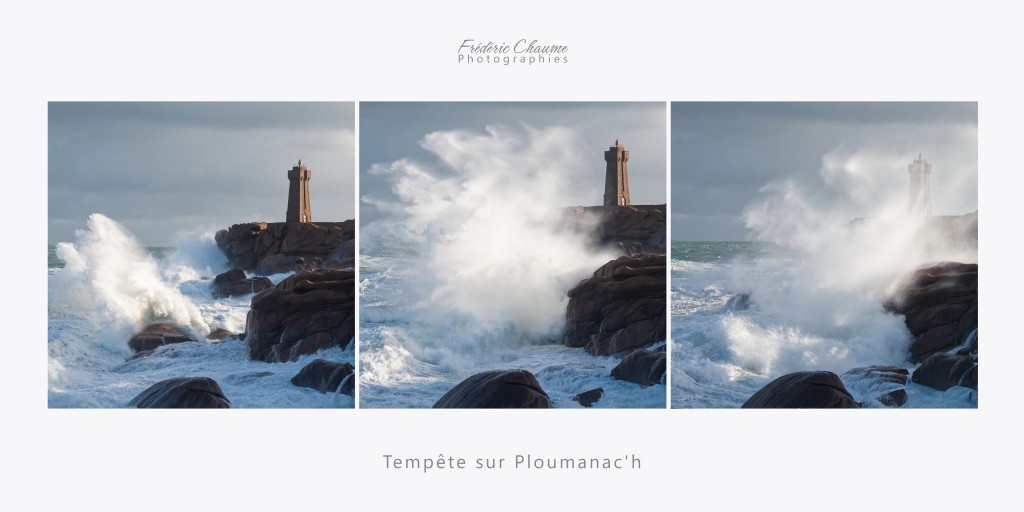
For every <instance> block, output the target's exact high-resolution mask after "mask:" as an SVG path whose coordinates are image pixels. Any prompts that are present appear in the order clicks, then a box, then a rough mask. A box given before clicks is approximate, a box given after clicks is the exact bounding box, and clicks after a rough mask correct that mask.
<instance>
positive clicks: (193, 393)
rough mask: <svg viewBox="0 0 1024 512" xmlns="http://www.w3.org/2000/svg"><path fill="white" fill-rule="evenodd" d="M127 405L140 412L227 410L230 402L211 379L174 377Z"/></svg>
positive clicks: (157, 384) (154, 385)
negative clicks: (158, 410)
mask: <svg viewBox="0 0 1024 512" xmlns="http://www.w3.org/2000/svg"><path fill="white" fill-rule="evenodd" d="M128 405H129V406H130V407H138V408H139V409H228V408H230V407H231V402H230V401H229V400H228V399H227V397H225V396H224V392H223V391H221V389H220V386H219V385H218V384H217V381H215V380H213V379H211V378H208V377H176V378H173V379H167V380H162V381H160V382H157V383H156V384H153V385H152V386H150V387H149V388H148V389H146V390H145V391H143V392H142V393H139V395H138V396H136V397H135V398H133V399H132V400H131V401H130V402H128Z"/></svg>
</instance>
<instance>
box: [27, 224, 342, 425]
mask: <svg viewBox="0 0 1024 512" xmlns="http://www.w3.org/2000/svg"><path fill="white" fill-rule="evenodd" d="M48 252H49V257H48V260H49V261H48V277H47V281H48V291H49V295H48V312H47V324H48V340H47V346H48V398H49V406H50V407H104V408H112V407H125V406H126V405H127V403H128V401H130V400H131V399H132V398H134V397H135V396H136V395H138V394H139V393H140V392H142V391H143V390H145V389H146V388H148V387H149V386H151V385H153V384H155V383H157V382H159V381H161V380H164V379H169V378H172V377H198V376H202V377H210V378H212V379H214V380H215V381H217V383H218V384H219V385H220V387H221V389H222V390H223V391H224V394H225V396H227V398H228V399H229V400H230V401H231V405H232V407H256V408H283V407H304V408H315V407H353V405H354V401H353V399H352V397H350V396H348V395H342V394H323V393H319V392H317V391H315V390H312V389H309V388H300V387H297V386H295V385H293V384H292V383H291V378H292V377H293V376H294V375H295V374H296V373H298V371H299V370H300V369H301V368H302V367H303V366H305V365H306V364H308V363H309V362H310V361H312V360H314V359H318V358H322V359H328V360H332V361H338V362H349V363H353V362H354V360H355V357H354V353H353V350H352V348H351V347H352V345H350V346H349V348H348V349H347V350H341V349H330V350H325V351H320V352H318V353H316V354H312V355H308V356H303V357H302V358H300V359H299V360H298V361H296V362H289V363H264V362H260V361H252V360H250V359H249V358H248V351H247V349H246V346H245V341H244V340H237V339H227V340H223V341H219V342H215V341H206V334H207V333H209V332H210V331H211V330H212V329H215V328H218V327H222V328H225V329H228V330H229V331H231V332H234V333H242V332H244V331H245V318H246V314H247V313H248V310H249V303H250V300H251V296H248V297H238V298H229V299H214V298H213V295H212V288H211V287H212V278H213V276H216V275H217V274H218V273H220V272H223V271H225V270H227V266H226V261H225V260H224V258H223V256H222V255H221V254H220V252H219V251H218V250H217V248H216V245H215V244H214V242H213V238H212V234H207V235H203V236H199V237H189V238H184V239H182V240H180V241H179V242H178V243H177V244H176V246H175V247H157V248H144V247H141V246H140V245H139V243H138V242H137V241H136V240H135V238H134V237H133V236H132V234H131V233H129V232H128V231H127V230H126V229H125V228H124V227H123V226H121V225H120V224H118V223H117V222H116V221H114V220H112V219H110V218H108V217H105V216H103V215H100V214H93V215H92V216H90V217H89V219H88V222H87V228H86V229H83V230H80V231H79V232H78V234H77V239H76V241H75V242H73V243H61V244H56V245H51V246H49V251H48ZM288 275H290V274H278V275H274V276H269V277H270V279H271V281H273V282H274V283H278V282H280V281H281V280H282V279H284V278H286V277H287V276H288ZM155 322H167V323H171V324H173V325H175V326H177V327H179V329H180V330H182V331H183V332H185V333H187V334H190V335H191V336H192V337H194V338H196V339H197V340H200V341H197V342H191V343H181V344H175V345H165V346H163V347H160V348H158V349H157V350H156V351H155V352H154V353H153V354H152V355H150V356H147V357H142V358H138V359H131V356H132V353H131V350H130V349H129V348H128V345H127V342H128V339H129V338H131V336H132V334H133V333H135V332H137V331H138V330H140V329H141V328H142V327H144V326H145V325H148V324H151V323H155Z"/></svg>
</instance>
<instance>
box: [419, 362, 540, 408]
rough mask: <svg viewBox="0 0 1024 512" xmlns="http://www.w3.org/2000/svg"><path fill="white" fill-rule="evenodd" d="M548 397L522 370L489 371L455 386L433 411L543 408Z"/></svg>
mask: <svg viewBox="0 0 1024 512" xmlns="http://www.w3.org/2000/svg"><path fill="white" fill-rule="evenodd" d="M550 407H551V400H550V399H549V398H548V394H547V393H545V392H544V390H543V389H541V387H540V383H539V382H537V378H536V377H534V376H533V374H532V373H530V372H528V371H526V370H491V371H487V372H483V373H478V374H476V375H473V376H472V377H469V378H467V379H466V380H464V381H462V382H460V383H458V384H457V385H456V386H455V387H454V388H452V389H451V390H449V391H448V392H447V393H445V394H444V396H442V397H441V398H440V399H439V400H438V401H437V403H435V404H434V408H435V409H547V408H550Z"/></svg>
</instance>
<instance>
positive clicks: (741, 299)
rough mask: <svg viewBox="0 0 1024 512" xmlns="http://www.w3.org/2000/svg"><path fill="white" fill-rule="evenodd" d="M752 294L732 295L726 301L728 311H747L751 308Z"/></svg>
mask: <svg viewBox="0 0 1024 512" xmlns="http://www.w3.org/2000/svg"><path fill="white" fill-rule="evenodd" d="M750 306H751V303H750V294H747V293H740V294H737V295H734V296H732V297H731V298H729V300H728V301H727V302H726V303H725V310H726V311H746V310H748V309H750Z"/></svg>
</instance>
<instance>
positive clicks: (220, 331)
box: [206, 327, 234, 341]
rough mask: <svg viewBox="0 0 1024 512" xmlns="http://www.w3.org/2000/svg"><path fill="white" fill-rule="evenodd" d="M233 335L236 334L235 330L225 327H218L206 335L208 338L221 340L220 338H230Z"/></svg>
mask: <svg viewBox="0 0 1024 512" xmlns="http://www.w3.org/2000/svg"><path fill="white" fill-rule="evenodd" d="M233 335H234V333H233V332H231V331H229V330H227V329H225V328H223V327H218V328H216V329H214V330H212V331H210V334H207V335H206V339H208V340H211V341H219V340H223V339H225V338H230V337H231V336H233Z"/></svg>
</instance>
